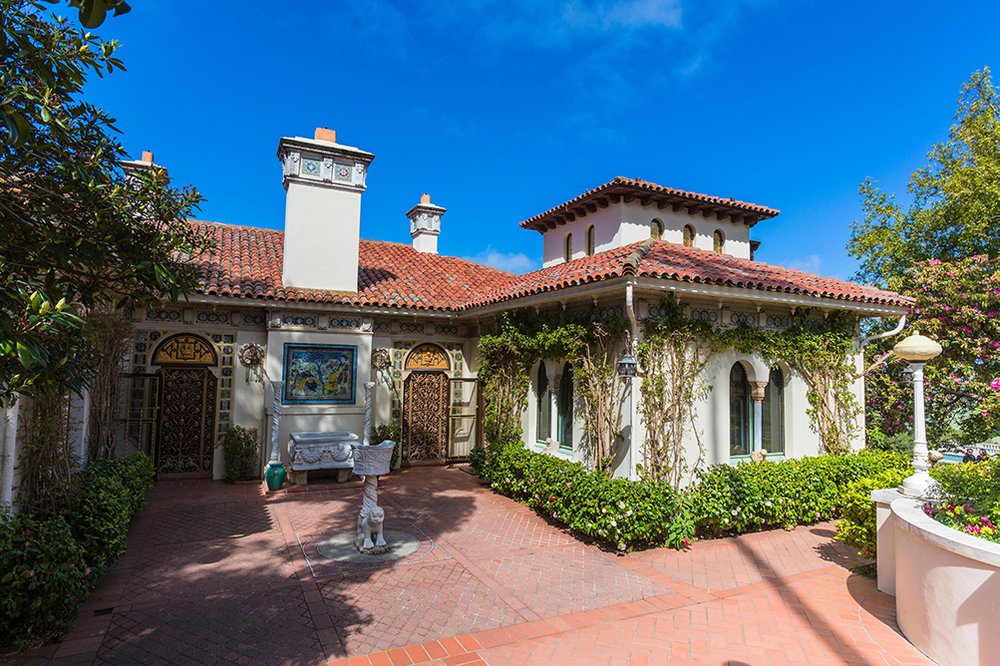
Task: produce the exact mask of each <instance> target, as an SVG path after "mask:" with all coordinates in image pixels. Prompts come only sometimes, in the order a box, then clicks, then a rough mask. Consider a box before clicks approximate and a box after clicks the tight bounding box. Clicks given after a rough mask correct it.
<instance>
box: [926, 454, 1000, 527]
mask: <svg viewBox="0 0 1000 666" xmlns="http://www.w3.org/2000/svg"><path fill="white" fill-rule="evenodd" d="M931 476H933V477H934V480H935V481H937V482H938V483H939V484H941V496H942V497H943V498H944V499H945V500H946V501H949V502H955V503H956V504H962V505H964V504H970V505H972V506H974V507H976V508H978V509H980V510H981V511H982V512H983V513H984V514H985V515H987V516H989V517H990V520H992V521H994V522H1000V460H997V459H993V460H987V461H985V462H981V463H959V464H956V465H937V466H935V467H934V468H933V469H931Z"/></svg>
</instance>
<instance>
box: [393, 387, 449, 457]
mask: <svg viewBox="0 0 1000 666" xmlns="http://www.w3.org/2000/svg"><path fill="white" fill-rule="evenodd" d="M447 443H448V377H447V375H445V374H444V373H443V372H411V373H410V376H409V377H407V378H406V382H405V383H404V384H403V457H404V459H405V460H407V461H409V462H420V461H431V460H444V458H445V454H446V451H445V449H446V446H447Z"/></svg>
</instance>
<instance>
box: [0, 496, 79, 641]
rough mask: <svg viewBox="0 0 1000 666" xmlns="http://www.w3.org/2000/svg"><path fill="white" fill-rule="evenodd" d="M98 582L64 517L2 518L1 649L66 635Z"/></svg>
mask: <svg viewBox="0 0 1000 666" xmlns="http://www.w3.org/2000/svg"><path fill="white" fill-rule="evenodd" d="M94 577H95V576H93V575H92V573H91V570H90V569H89V568H87V564H86V559H85V557H84V552H83V548H81V547H80V545H79V544H78V543H77V542H76V539H74V538H73V530H72V529H71V527H70V525H69V523H68V522H67V521H66V519H65V518H64V517H62V516H54V517H52V518H47V519H45V520H36V519H34V518H32V517H31V516H29V515H26V514H23V513H19V514H15V515H14V516H7V515H0V589H2V590H3V593H2V594H0V647H10V648H16V649H24V648H26V647H29V646H31V645H35V644H38V643H41V642H44V641H47V640H49V639H50V638H52V637H54V636H56V635H58V634H59V633H61V632H63V631H65V630H66V629H67V628H68V627H69V626H70V624H71V623H72V622H73V619H74V618H75V617H76V609H77V606H78V605H79V604H80V602H81V601H82V600H83V599H84V598H85V597H86V596H87V593H88V592H89V590H90V583H91V579H92V578H94Z"/></svg>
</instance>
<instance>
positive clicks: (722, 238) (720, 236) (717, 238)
mask: <svg viewBox="0 0 1000 666" xmlns="http://www.w3.org/2000/svg"><path fill="white" fill-rule="evenodd" d="M725 249H726V235H725V234H724V233H722V230H721V229H716V230H715V233H714V234H712V250H713V251H715V252H719V253H721V252H722V251H723V250H725Z"/></svg>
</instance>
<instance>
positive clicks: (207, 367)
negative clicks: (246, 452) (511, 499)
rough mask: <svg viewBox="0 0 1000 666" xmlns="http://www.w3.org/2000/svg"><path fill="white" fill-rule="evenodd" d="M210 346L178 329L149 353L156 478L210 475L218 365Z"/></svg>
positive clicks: (213, 350)
mask: <svg viewBox="0 0 1000 666" xmlns="http://www.w3.org/2000/svg"><path fill="white" fill-rule="evenodd" d="M218 361H219V359H218V356H217V355H216V353H215V348H214V347H213V345H212V344H211V343H210V342H208V341H207V340H205V339H204V338H202V337H200V336H197V335H190V334H186V333H181V334H178V335H172V336H170V337H168V338H166V339H164V340H163V342H161V343H160V344H159V346H158V347H157V348H156V351H155V352H153V360H152V364H153V365H158V366H160V369H159V371H157V373H156V374H157V376H158V377H159V385H160V390H161V394H160V395H161V397H160V409H159V414H158V422H157V426H156V427H157V437H156V449H155V451H154V452H153V462H154V464H155V465H156V473H157V475H159V476H164V475H166V476H191V477H197V476H211V475H212V458H213V455H214V446H213V445H214V441H213V436H214V433H215V405H216V386H217V382H218V380H217V379H216V377H215V374H214V373H213V372H212V370H211V368H213V367H215V366H217V365H218Z"/></svg>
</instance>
